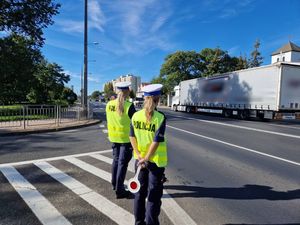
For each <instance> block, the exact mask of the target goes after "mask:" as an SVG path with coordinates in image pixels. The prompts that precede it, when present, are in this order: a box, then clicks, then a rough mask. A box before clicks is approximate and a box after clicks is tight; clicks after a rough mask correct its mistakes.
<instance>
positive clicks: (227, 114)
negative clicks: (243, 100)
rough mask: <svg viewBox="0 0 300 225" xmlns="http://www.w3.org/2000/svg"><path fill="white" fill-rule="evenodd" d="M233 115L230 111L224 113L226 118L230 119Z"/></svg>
mask: <svg viewBox="0 0 300 225" xmlns="http://www.w3.org/2000/svg"><path fill="white" fill-rule="evenodd" d="M231 115H232V112H231V111H230V110H224V112H223V116H224V117H226V118H229V117H231Z"/></svg>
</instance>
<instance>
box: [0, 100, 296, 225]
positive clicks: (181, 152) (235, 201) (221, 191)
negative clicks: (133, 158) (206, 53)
mask: <svg viewBox="0 0 300 225" xmlns="http://www.w3.org/2000/svg"><path fill="white" fill-rule="evenodd" d="M104 107H105V106H104V105H103V104H101V103H95V113H96V114H97V116H98V117H99V118H102V119H105V115H104ZM162 111H163V112H164V113H165V115H166V116H167V132H166V136H167V140H168V155H169V165H168V167H167V169H166V175H167V177H168V180H169V182H167V183H165V193H164V196H163V205H162V213H161V216H160V220H161V224H162V225H164V224H180V225H182V224H204V225H220V224H236V225H237V224H248V225H250V224H255V225H262V224H272V225H275V224H276V225H277V224H300V147H299V146H300V123H299V122H260V121H242V120H234V119H225V118H219V117H213V116H207V115H199V114H186V113H180V112H172V111H170V110H168V109H162ZM0 156H1V157H0V224H1V225H2V224H3V225H4V224H5V225H15V224H31V225H34V224H78V225H79V224H81V225H82V224H133V214H132V213H133V200H130V199H122V200H116V199H115V196H114V193H113V192H112V190H111V185H110V176H111V170H110V163H111V159H112V152H111V146H110V143H109V141H108V139H107V128H106V122H105V121H104V122H103V123H102V124H100V125H95V126H91V127H86V128H80V129H74V130H67V131H60V132H54V133H42V134H32V135H26V136H12V137H2V138H1V137H0ZM127 175H128V176H127V179H129V178H131V177H132V176H133V167H132V162H131V164H130V166H129V172H128V174H127Z"/></svg>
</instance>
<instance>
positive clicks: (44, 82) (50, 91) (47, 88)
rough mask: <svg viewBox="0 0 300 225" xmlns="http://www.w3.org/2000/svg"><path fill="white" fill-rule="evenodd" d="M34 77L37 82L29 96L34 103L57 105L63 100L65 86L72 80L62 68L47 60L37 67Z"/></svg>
mask: <svg viewBox="0 0 300 225" xmlns="http://www.w3.org/2000/svg"><path fill="white" fill-rule="evenodd" d="M34 77H35V82H34V84H33V85H32V88H31V90H30V93H29V94H28V95H27V98H28V99H29V101H30V102H32V103H55V101H56V100H59V99H61V97H62V92H63V89H64V84H65V83H68V81H69V80H70V76H69V75H67V74H65V73H64V72H63V69H62V67H61V66H59V65H58V64H56V63H49V62H47V61H46V60H45V59H44V60H42V62H41V63H40V64H39V65H38V66H37V70H36V72H35V73H34Z"/></svg>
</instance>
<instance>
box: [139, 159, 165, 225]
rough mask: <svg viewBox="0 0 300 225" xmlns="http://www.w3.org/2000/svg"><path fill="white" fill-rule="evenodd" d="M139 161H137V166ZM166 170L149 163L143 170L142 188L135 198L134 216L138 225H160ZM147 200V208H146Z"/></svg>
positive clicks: (141, 176) (140, 175) (141, 175)
mask: <svg viewBox="0 0 300 225" xmlns="http://www.w3.org/2000/svg"><path fill="white" fill-rule="evenodd" d="M137 162H138V161H136V164H137ZM164 171H165V168H164V167H157V165H156V164H155V163H151V162H148V163H147V166H146V168H143V169H141V171H140V174H139V177H138V179H139V181H140V183H141V188H140V191H139V192H138V193H136V194H135V197H134V216H135V224H136V225H145V224H147V225H159V220H158V216H159V214H160V207H161V197H162V194H163V182H162V178H163V174H164ZM146 198H148V200H147V206H146Z"/></svg>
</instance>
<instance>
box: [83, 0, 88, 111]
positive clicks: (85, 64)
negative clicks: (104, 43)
mask: <svg viewBox="0 0 300 225" xmlns="http://www.w3.org/2000/svg"><path fill="white" fill-rule="evenodd" d="M87 39H88V0H84V63H83V64H84V65H83V67H84V69H83V70H84V71H83V83H84V85H83V86H84V87H83V89H84V91H83V107H84V111H85V115H86V116H87V104H88V101H87V95H88V90H87V89H88V82H87V76H88V48H87Z"/></svg>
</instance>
